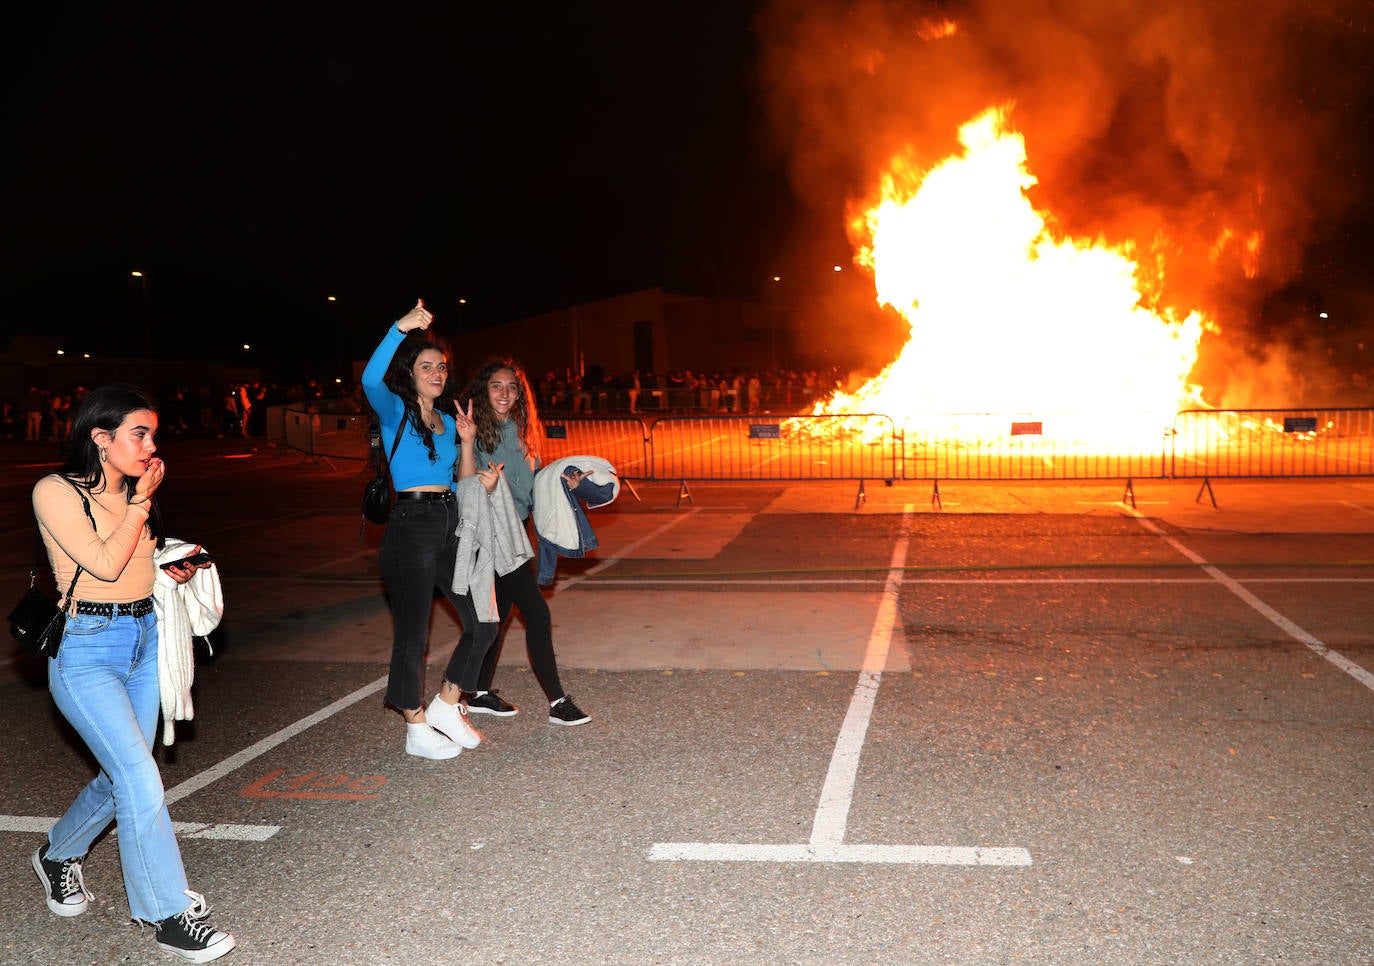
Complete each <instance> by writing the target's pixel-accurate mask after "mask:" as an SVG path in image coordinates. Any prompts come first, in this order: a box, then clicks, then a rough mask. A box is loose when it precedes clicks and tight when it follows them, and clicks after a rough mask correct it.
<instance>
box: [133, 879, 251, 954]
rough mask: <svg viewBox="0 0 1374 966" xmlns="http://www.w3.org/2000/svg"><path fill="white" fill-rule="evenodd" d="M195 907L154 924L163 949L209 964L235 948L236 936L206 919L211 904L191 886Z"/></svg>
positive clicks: (160, 947)
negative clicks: (217, 927)
mask: <svg viewBox="0 0 1374 966" xmlns="http://www.w3.org/2000/svg"><path fill="white" fill-rule="evenodd" d="M186 894H187V895H188V896H190V897H191V907H190V908H189V909H187V910H186V911H185V912H182V913H179V914H178V915H175V916H168V917H167V918H166V919H164V920H162V921H161V922H158V923H154V924H153V925H154V927H155V928H156V930H157V945H158V948H159V949H162V950H164V951H165V952H169V953H171V954H172V955H173V956H180V957H181V958H182V959H185V960H189V961H190V962H193V963H209V962H213V961H214V960H216V959H219V958H220V957H221V956H223V955H224V954H225V953H227V952H229V950H231V949H233V948H234V937H233V936H231V935H230V934H229V933H227V932H220V931H219V930H218V929H216V928H215V927H214V926H212V925H210V924H209V923H208V922H206V921H205V917H206V916H208V915H210V906H209V905H208V904H207V903H206V902H205V897H204V896H203V895H201V894H200V893H199V892H192V891H191V890H189V889H187V890H186Z"/></svg>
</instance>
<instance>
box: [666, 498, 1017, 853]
mask: <svg viewBox="0 0 1374 966" xmlns="http://www.w3.org/2000/svg"><path fill="white" fill-rule="evenodd" d="M913 512H914V508H913V507H912V506H911V505H907V506H906V507H905V510H904V513H903V516H902V528H901V536H900V537H899V538H898V540H897V543H896V544H895V545H894V547H893V549H892V559H891V562H890V565H889V569H888V575H887V581H886V584H885V585H884V588H883V594H882V598H881V600H880V601H879V604H878V613H877V615H876V616H875V618H874V620H873V630H872V632H871V634H870V635H869V642H868V650H867V652H866V653H865V655H864V661H863V668H862V670H861V671H860V673H859V681H858V684H857V685H856V686H855V688H854V693H853V695H852V696H851V698H850V701H849V710H848V711H847V712H846V713H845V718H844V724H842V725H841V726H840V735H839V739H838V740H837V741H836V743H835V750H834V752H833V753H832V754H831V757H830V768H829V769H828V770H827V772H826V776H825V783H824V785H823V786H822V788H821V797H820V803H819V805H818V806H817V808H816V816H815V819H814V821H813V822H812V826H811V840H810V842H807V843H796V844H782V845H758V844H748V843H740V842H656V843H654V845H653V846H652V847H651V848H650V849H649V860H650V861H651V862H683V861H692V862H827V863H828V862H866V863H888V864H904V865H977V866H990V865H995V866H1027V865H1030V864H1031V855H1030V853H1029V852H1028V851H1026V850H1025V849H1022V848H974V847H962V846H940V845H860V844H847V843H846V842H845V841H844V836H845V830H846V828H847V826H848V823H849V808H850V805H851V804H852V802H853V798H854V785H855V782H856V781H857V778H858V771H859V759H860V755H861V753H862V751H863V743H864V738H865V736H866V735H867V734H868V724H869V721H870V720H871V719H872V716H873V706H874V702H875V700H876V698H877V695H878V686H879V684H880V683H881V682H882V676H883V669H884V668H885V667H886V665H887V657H888V651H889V650H890V648H891V644H892V633H893V631H894V629H895V628H896V626H897V619H898V612H897V602H898V599H899V594H900V591H901V585H902V568H903V565H904V563H905V561H906V551H907V544H908V543H909V541H910V521H911V516H912V513H913Z"/></svg>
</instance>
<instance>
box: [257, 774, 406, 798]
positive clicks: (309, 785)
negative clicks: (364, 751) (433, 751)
mask: <svg viewBox="0 0 1374 966" xmlns="http://www.w3.org/2000/svg"><path fill="white" fill-rule="evenodd" d="M282 776H286V777H284V778H283V777H282ZM279 779H280V781H279ZM385 784H386V776H385V775H363V776H361V777H360V778H354V777H353V776H352V775H347V774H344V773H342V772H340V773H337V774H325V775H321V774H320V773H319V772H318V771H308V772H306V773H305V774H303V775H286V769H285V768H278V769H276V770H274V771H269V772H268V773H267V774H266V775H263V776H262V777H261V778H259V779H258V780H257V781H255V782H253V783H252V784H251V785H249V786H248V787H247V788H245V789H244V790H243V791H241V792H239V795H240V796H241V797H243V798H301V799H328V800H331V801H341V802H360V801H366V800H368V799H373V798H381V797H382V796H381V795H380V794H379V793H378V792H376V791H375V790H374V789H378V788H381V787H382V786H383V785H385Z"/></svg>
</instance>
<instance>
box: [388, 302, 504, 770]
mask: <svg viewBox="0 0 1374 966" xmlns="http://www.w3.org/2000/svg"><path fill="white" fill-rule="evenodd" d="M433 321H434V316H433V315H431V314H430V313H429V311H428V310H427V309H426V308H425V304H424V302H423V301H420V302H417V303H416V304H415V308H413V309H411V310H410V311H409V312H407V313H406V314H405V315H404V316H403V317H402V318H401V319H400V321H398V322H397V323H396V324H395V325H393V326H391V327H390V328H388V329H387V333H386V335H385V336H384V337H383V339H382V341H381V344H380V345H378V346H377V349H376V351H374V352H373V353H372V358H371V359H369V360H368V363H367V366H366V368H364V369H363V375H362V384H363V391H364V392H365V393H366V394H367V401H368V402H369V403H370V404H371V406H372V408H373V410H374V411H376V413H377V418H378V420H379V421H380V422H381V427H382V430H381V445H382V446H383V447H384V448H385V451H386V452H387V454H388V455H390V454H391V451H392V448H393V445H394V447H395V455H394V456H391V459H390V468H391V482H392V484H393V485H394V486H395V488H396V506H395V508H394V509H393V510H392V511H391V518H390V520H388V521H387V527H386V533H385V534H384V535H383V536H382V550H381V571H382V580H383V581H384V582H385V584H386V591H387V596H388V597H390V598H391V619H392V629H393V640H392V645H391V672H390V676H389V677H388V679H387V688H386V701H387V703H388V704H390V705H391V706H392V707H394V708H396V709H397V710H398V711H400V712H401V714H402V716H403V717H404V718H405V720H406V751H407V752H408V753H409V754H412V755H416V756H417V757H420V758H434V759H444V758H453V757H454V756H456V755H458V754H459V753H460V752H461V751H462V750H463V749H464V748H476V747H477V745H478V744H479V743H480V742H481V740H482V736H481V734H480V733H479V732H478V731H477V730H476V729H475V728H473V727H472V726H471V725H470V724H468V718H467V707H466V705H464V704H463V703H462V700H461V698H462V693H463V691H464V690H475V689H476V687H477V684H478V678H479V675H480V674H481V669H482V659H483V658H484V657H485V656H486V652H487V650H488V648H490V647H491V644H492V642H493V641H494V640H495V639H496V632H497V630H498V628H499V626H500V625H499V624H496V623H482V622H479V621H478V619H477V608H476V607H475V606H474V605H473V601H472V597H471V595H459V594H455V593H454V592H453V569H454V562H455V560H456V559H457V554H458V536H457V532H458V503H457V500H456V499H455V497H454V493H453V488H452V483H453V480H454V476H455V473H454V470H455V464H457V466H456V468H457V476H458V477H459V478H462V477H468V476H472V475H474V474H476V475H478V476H480V477H481V478H482V483H483V485H484V486H485V487H486V489H487V492H491V490H493V489H494V488H495V486H496V481H497V473H496V471H495V470H485V471H483V472H482V473H477V470H476V466H475V463H474V462H473V458H472V447H471V446H463V447H462V450H463V458H462V460H461V462H460V461H459V458H458V450H459V446H458V441H459V438H460V437H462V438H467V439H471V438H474V437H475V435H476V425H475V424H474V423H473V421H472V419H471V407H469V411H468V412H466V413H464V412H459V411H458V408H457V406H456V405H455V404H454V401H453V397H452V395H451V394H450V393H449V392H448V360H447V358H446V357H445V355H444V350H443V349H442V348H440V347H439V346H438V345H437V344H436V343H434V342H433V341H431V340H430V339H429V338H428V337H426V336H425V335H424V332H425V331H426V330H427V329H428V328H429V326H430V323H431V322H433ZM435 588H438V589H439V590H440V591H441V592H442V593H443V594H444V596H446V597H447V598H448V599H449V601H450V602H451V603H452V604H453V606H454V607H455V608H456V609H457V611H458V616H459V618H460V619H461V620H462V622H463V630H464V631H466V632H468V633H470V634H472V635H473V646H472V647H471V648H469V649H468V650H467V651H465V652H463V653H462V654H460V653H459V651H458V649H457V648H455V649H454V653H453V657H452V658H451V659H450V660H449V662H448V667H447V669H446V670H445V671H444V681H443V684H442V685H441V687H440V690H439V693H438V694H437V695H435V697H434V700H433V701H431V702H430V704H429V706H428V708H426V707H425V705H424V704H423V699H422V694H423V691H424V670H425V663H424V662H425V649H426V647H427V646H428V644H429V615H430V610H431V608H432V607H433V603H434V590H435Z"/></svg>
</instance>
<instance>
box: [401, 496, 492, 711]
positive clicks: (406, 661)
mask: <svg viewBox="0 0 1374 966" xmlns="http://www.w3.org/2000/svg"><path fill="white" fill-rule="evenodd" d="M457 529H458V504H457V503H456V502H454V501H453V500H452V499H444V500H397V501H396V507H395V509H394V510H392V511H391V519H390V520H389V521H388V522H387V525H386V533H385V534H384V535H383V536H382V553H381V569H382V580H383V581H384V582H385V583H386V591H387V595H388V596H389V597H390V598H391V624H392V630H393V635H394V636H393V639H392V645H391V673H390V676H389V677H388V678H387V685H386V700H387V703H388V704H390V705H392V706H393V707H395V708H399V709H400V710H402V711H415V710H418V709H420V708H423V707H424V703H423V698H422V694H423V691H424V676H425V649H426V647H427V646H428V644H429V615H430V611H431V610H432V609H433V607H434V591H435V589H436V588H437V589H438V590H439V591H440V592H442V593H443V595H444V596H445V597H447V598H448V599H449V601H450V602H451V603H452V604H453V606H454V607H455V608H456V609H457V610H458V617H459V620H461V621H462V622H463V640H464V641H468V640H469V638H471V643H470V644H469V646H468V648H467V650H466V652H464V651H463V649H462V648H461V647H458V648H454V651H453V656H452V657H451V658H450V659H449V662H448V667H447V668H446V669H445V671H444V679H445V680H446V681H449V682H450V683H452V684H455V685H457V686H458V687H460V688H462V689H463V690H464V691H474V690H477V689H478V687H479V685H480V680H481V673H482V659H483V658H485V657H486V656H487V651H489V650H490V649H491V645H492V642H493V641H495V640H496V635H497V632H498V631H499V630H500V627H501V625H500V624H498V623H496V622H489V623H481V622H479V621H478V620H477V609H476V607H475V606H474V605H473V602H472V596H471V595H470V594H455V593H454V592H453V567H454V563H455V561H456V559H457V556H458V537H457Z"/></svg>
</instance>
